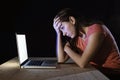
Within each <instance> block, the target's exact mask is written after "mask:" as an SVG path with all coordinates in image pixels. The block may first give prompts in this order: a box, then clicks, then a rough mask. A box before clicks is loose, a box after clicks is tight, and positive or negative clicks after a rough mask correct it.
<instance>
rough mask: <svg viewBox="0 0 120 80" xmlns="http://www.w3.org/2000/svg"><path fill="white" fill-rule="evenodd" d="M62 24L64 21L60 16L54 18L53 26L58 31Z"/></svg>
mask: <svg viewBox="0 0 120 80" xmlns="http://www.w3.org/2000/svg"><path fill="white" fill-rule="evenodd" d="M61 25H62V23H61V22H60V20H59V18H56V19H54V22H53V27H54V29H55V30H56V32H59V31H60V27H61Z"/></svg>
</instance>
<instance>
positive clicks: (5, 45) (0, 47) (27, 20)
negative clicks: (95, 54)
mask: <svg viewBox="0 0 120 80" xmlns="http://www.w3.org/2000/svg"><path fill="white" fill-rule="evenodd" d="M119 3H120V2H119V0H113V1H110V0H38V1H37V0H10V1H3V2H1V4H2V7H1V8H2V9H1V13H2V14H1V16H2V18H1V27H0V64H1V63H3V62H5V61H7V60H9V59H11V58H13V57H16V56H18V55H17V47H16V38H15V33H16V32H17V33H25V34H26V36H27V43H28V52H29V56H48V57H52V56H56V53H55V46H56V33H55V31H54V29H53V26H52V23H53V18H54V16H55V15H56V13H57V12H58V11H59V10H60V9H62V8H65V7H70V8H73V9H75V10H78V11H79V12H80V13H81V14H82V15H86V16H90V17H97V18H99V19H101V20H102V21H104V23H105V24H106V25H107V26H108V28H109V29H110V30H111V32H112V33H113V35H114V36H115V39H116V41H117V44H118V46H119V48H120V41H119V39H120V32H119V30H120V9H119V7H120V5H119Z"/></svg>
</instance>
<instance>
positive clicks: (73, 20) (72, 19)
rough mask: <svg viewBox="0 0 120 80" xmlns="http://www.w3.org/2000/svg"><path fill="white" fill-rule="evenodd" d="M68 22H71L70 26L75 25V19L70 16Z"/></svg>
mask: <svg viewBox="0 0 120 80" xmlns="http://www.w3.org/2000/svg"><path fill="white" fill-rule="evenodd" d="M69 20H70V22H71V23H72V24H75V18H74V17H73V16H70V17H69Z"/></svg>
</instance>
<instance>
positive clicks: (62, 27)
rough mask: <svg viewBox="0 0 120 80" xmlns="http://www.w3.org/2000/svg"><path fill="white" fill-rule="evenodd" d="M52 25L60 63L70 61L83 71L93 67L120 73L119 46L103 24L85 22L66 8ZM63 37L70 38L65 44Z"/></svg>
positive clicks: (90, 21)
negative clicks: (69, 59) (55, 34)
mask: <svg viewBox="0 0 120 80" xmlns="http://www.w3.org/2000/svg"><path fill="white" fill-rule="evenodd" d="M53 26H54V29H55V31H56V33H57V56H58V62H59V63H64V62H65V61H66V60H67V59H68V58H71V59H72V60H73V61H74V62H75V63H76V64H77V65H78V66H79V67H81V68H85V67H86V66H87V65H88V64H91V65H93V66H95V67H96V68H98V69H105V70H107V71H109V69H110V70H112V71H113V70H115V71H117V72H120V53H119V49H118V46H117V44H116V41H115V39H114V37H113V35H112V34H111V32H110V30H109V29H108V28H107V27H106V26H105V24H104V23H103V22H101V21H99V20H92V19H85V18H84V17H80V16H78V15H77V14H75V13H74V11H72V10H71V9H69V8H65V9H63V10H61V11H60V12H59V13H58V14H57V15H56V16H55V18H54V22H53ZM63 36H67V37H69V38H70V39H69V38H65V39H67V42H66V43H65V44H64V42H63V38H62V37H63Z"/></svg>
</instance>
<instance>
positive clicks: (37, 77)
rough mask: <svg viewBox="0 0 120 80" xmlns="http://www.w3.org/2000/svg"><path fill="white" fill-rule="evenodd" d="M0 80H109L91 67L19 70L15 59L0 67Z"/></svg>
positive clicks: (69, 65)
mask: <svg viewBox="0 0 120 80" xmlns="http://www.w3.org/2000/svg"><path fill="white" fill-rule="evenodd" d="M0 80H110V79H108V78H107V77H106V76H105V75H104V74H102V73H101V72H100V71H99V70H97V69H95V68H94V67H92V66H89V67H87V68H84V69H83V68H80V67H78V66H77V65H76V64H74V63H69V62H68V63H66V64H58V65H57V68H55V69H21V68H20V66H19V62H18V58H17V57H15V58H13V59H11V60H9V61H7V62H5V63H3V64H1V65H0Z"/></svg>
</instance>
